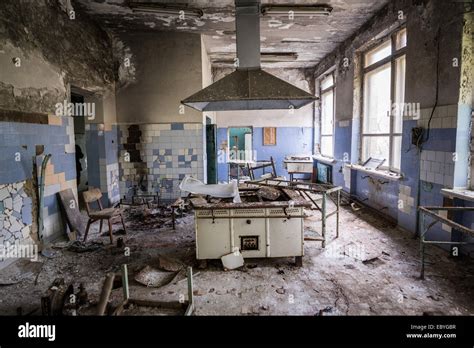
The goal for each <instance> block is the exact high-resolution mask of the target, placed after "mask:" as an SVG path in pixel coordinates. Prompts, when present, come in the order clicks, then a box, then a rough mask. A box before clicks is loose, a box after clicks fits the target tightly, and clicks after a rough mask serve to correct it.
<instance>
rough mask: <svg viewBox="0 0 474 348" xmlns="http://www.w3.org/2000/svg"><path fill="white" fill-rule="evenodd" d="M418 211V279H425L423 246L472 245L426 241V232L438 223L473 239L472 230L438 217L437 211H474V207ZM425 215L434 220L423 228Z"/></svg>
mask: <svg viewBox="0 0 474 348" xmlns="http://www.w3.org/2000/svg"><path fill="white" fill-rule="evenodd" d="M418 210H419V211H420V254H421V260H420V262H421V270H420V279H424V278H425V245H426V244H439V245H443V244H448V245H467V244H474V243H469V242H453V241H434V240H426V239H425V236H426V234H427V233H428V231H429V230H430V229H431V227H433V226H434V225H436V224H437V223H438V222H439V223H443V224H446V225H448V226H449V227H451V228H453V229H455V230H458V231H460V232H464V233H467V234H468V235H470V236H473V237H474V230H473V229H470V228H467V227H465V226H463V225H460V224H458V223H457V222H454V221H452V220H450V219H448V218H447V217H444V216H441V215H439V213H438V212H439V211H448V212H449V211H457V212H459V211H460V212H463V211H474V207H419V208H418ZM425 215H426V216H429V217H431V218H432V219H434V221H433V222H431V223H430V224H429V225H428V226H426V228H425Z"/></svg>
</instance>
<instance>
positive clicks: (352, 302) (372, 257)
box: [0, 208, 474, 316]
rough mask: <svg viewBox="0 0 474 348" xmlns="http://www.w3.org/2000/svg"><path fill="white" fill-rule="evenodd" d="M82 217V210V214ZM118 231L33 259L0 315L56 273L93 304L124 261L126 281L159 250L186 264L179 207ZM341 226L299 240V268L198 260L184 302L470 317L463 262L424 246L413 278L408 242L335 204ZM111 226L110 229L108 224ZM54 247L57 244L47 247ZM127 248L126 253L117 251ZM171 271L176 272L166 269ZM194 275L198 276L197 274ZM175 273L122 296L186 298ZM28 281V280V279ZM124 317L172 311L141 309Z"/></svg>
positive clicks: (250, 310) (2, 302)
mask: <svg viewBox="0 0 474 348" xmlns="http://www.w3.org/2000/svg"><path fill="white" fill-rule="evenodd" d="M307 213H308V214H309V215H310V217H309V218H307V219H306V222H305V231H306V232H305V235H306V236H308V237H311V236H314V235H315V234H317V231H318V228H319V227H320V222H317V221H315V220H317V217H318V214H315V215H313V213H312V212H311V211H307ZM84 215H85V214H84ZM126 216H127V218H126V221H127V225H128V226H127V234H126V235H122V236H121V237H122V238H123V243H124V245H122V247H121V248H118V247H117V246H115V245H108V243H107V238H108V237H107V236H106V235H105V234H104V235H103V236H99V233H98V224H96V225H92V230H91V232H90V237H89V238H90V241H95V242H97V241H99V242H100V241H102V242H104V245H103V246H102V247H100V248H99V249H98V250H97V251H93V252H85V253H75V252H72V251H67V250H66V249H64V248H60V249H57V248H56V249H55V248H54V246H53V249H52V250H53V251H54V254H55V255H54V257H53V258H45V257H43V256H40V260H39V261H40V262H43V263H44V265H43V267H42V270H41V272H40V273H33V274H31V275H29V276H28V277H26V278H25V279H23V280H22V281H21V282H18V283H16V284H13V285H8V286H0V313H2V314H15V313H16V310H17V308H18V307H22V308H23V311H24V312H25V313H27V312H30V311H33V310H35V308H36V312H35V313H34V315H38V314H39V313H40V310H39V309H38V308H39V306H40V297H41V295H43V293H44V291H45V290H46V289H47V288H48V287H49V286H50V284H51V283H52V281H53V280H54V279H55V278H57V277H64V278H65V281H66V283H70V282H73V283H75V284H79V283H84V286H85V289H86V291H87V292H88V294H89V300H90V301H91V302H92V303H96V302H97V301H98V298H99V294H100V291H101V287H102V283H103V280H104V278H105V275H106V273H108V272H119V271H120V267H121V265H122V264H124V263H127V264H128V268H129V274H130V279H132V277H133V276H134V274H136V273H137V272H139V271H140V270H142V269H143V268H144V267H145V266H147V265H149V266H150V267H156V268H158V269H160V268H161V267H163V266H164V265H163V264H162V261H161V260H160V255H161V256H162V255H167V256H168V257H169V258H172V259H174V260H179V264H183V267H185V266H194V267H195V269H196V259H195V244H194V218H193V215H192V213H191V214H190V213H186V214H185V215H184V216H183V217H182V218H178V221H177V227H176V230H173V229H172V228H171V224H170V222H169V221H168V220H167V218H164V219H163V218H162V217H160V216H161V215H159V214H158V215H157V217H154V215H153V214H152V212H151V211H148V212H147V215H146V216H145V215H142V214H138V215H137V217H135V218H134V217H133V214H127V215H126ZM341 225H342V226H351V228H350V229H347V228H345V229H344V230H343V232H342V233H341V236H340V237H339V239H337V240H333V238H334V222H333V221H332V220H331V219H329V221H328V228H329V230H328V231H329V238H330V242H329V243H328V245H327V247H326V249H322V248H321V246H320V243H315V242H306V243H305V256H304V257H303V267H301V268H300V267H295V266H294V264H293V260H292V259H290V258H289V259H287V258H278V259H246V260H245V265H244V266H243V267H241V268H238V269H236V270H232V271H224V270H223V268H222V263H221V261H220V260H215V261H212V262H209V263H208V267H207V269H200V270H197V269H196V270H195V277H194V301H195V306H196V311H195V314H196V315H309V316H314V315H324V316H326V315H422V314H423V313H426V314H427V313H442V314H445V315H470V314H471V313H472V312H473V311H474V303H473V302H472V300H471V299H472V296H473V295H474V293H473V289H474V287H473V278H472V274H473V265H472V263H471V262H469V261H463V260H455V259H453V258H450V257H449V256H448V254H447V253H446V252H444V251H442V250H441V249H439V248H436V247H428V254H429V255H428V260H429V261H430V262H431V263H430V264H429V266H428V268H427V275H426V279H425V280H419V279H418V275H419V252H418V242H417V241H416V240H413V238H412V236H411V235H410V234H407V233H405V232H403V231H401V230H399V229H397V228H396V227H394V226H392V225H390V224H389V223H387V222H385V221H383V220H381V219H380V218H379V217H378V216H375V215H372V214H371V213H370V212H368V211H366V210H365V209H361V210H360V211H359V212H357V213H353V212H352V211H351V210H350V209H349V210H348V209H347V208H344V209H342V214H341ZM115 229H118V225H116V227H115ZM57 245H58V247H59V246H60V244H57ZM124 247H127V248H129V249H128V250H129V254H128V255H129V256H127V254H126V253H124V249H123V248H124ZM166 268H168V267H165V268H164V269H163V270H165V271H166V270H173V271H177V270H178V269H175V268H173V269H166ZM197 272H199V274H198V273H197ZM184 277H185V275H184V273H183V272H178V275H177V276H176V277H175V279H173V280H172V281H171V283H169V284H168V285H165V286H162V287H159V288H149V287H147V286H144V285H141V284H139V283H134V282H131V283H130V293H133V296H134V298H140V299H143V300H155V301H156V300H160V301H177V300H179V298H180V297H181V298H183V296H184V298H185V297H186V296H187V284H186V281H185V280H184ZM35 278H37V283H35ZM121 300H122V289H121V288H116V289H114V290H113V291H112V294H111V304H112V306H117V305H118V304H119V303H120V302H121ZM94 310H95V306H93V305H91V306H84V307H82V308H81V309H80V310H79V311H78V315H85V314H93V313H95V312H94ZM124 314H126V315H157V314H160V315H163V314H167V315H176V313H163V312H157V310H156V309H153V308H148V309H142V310H134V311H129V312H127V313H124Z"/></svg>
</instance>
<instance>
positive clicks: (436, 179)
mask: <svg viewBox="0 0 474 348" xmlns="http://www.w3.org/2000/svg"><path fill="white" fill-rule="evenodd" d="M453 156H454V154H453V153H452V152H445V151H422V152H421V162H420V179H421V180H423V181H426V182H430V183H434V184H439V185H444V187H448V188H452V187H453V178H454V161H453Z"/></svg>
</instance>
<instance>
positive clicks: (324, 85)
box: [321, 74, 334, 90]
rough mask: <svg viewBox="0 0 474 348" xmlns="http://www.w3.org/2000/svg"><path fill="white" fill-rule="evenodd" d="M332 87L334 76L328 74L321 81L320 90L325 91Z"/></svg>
mask: <svg viewBox="0 0 474 348" xmlns="http://www.w3.org/2000/svg"><path fill="white" fill-rule="evenodd" d="M333 85H334V75H333V74H329V75H328V76H326V77H325V78H324V79H323V80H322V81H321V89H323V90H324V89H327V88H329V87H332V86H333Z"/></svg>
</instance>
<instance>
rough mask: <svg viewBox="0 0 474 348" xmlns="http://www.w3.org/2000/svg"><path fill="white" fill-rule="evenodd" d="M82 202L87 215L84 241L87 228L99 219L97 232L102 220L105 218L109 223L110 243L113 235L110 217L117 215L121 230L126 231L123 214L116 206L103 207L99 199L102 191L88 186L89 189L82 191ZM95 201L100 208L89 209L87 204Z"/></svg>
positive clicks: (112, 240)
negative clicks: (120, 222) (121, 226)
mask: <svg viewBox="0 0 474 348" xmlns="http://www.w3.org/2000/svg"><path fill="white" fill-rule="evenodd" d="M82 195H83V197H84V202H85V204H86V210H87V215H88V216H89V221H87V228H86V233H85V235H84V242H85V241H86V239H87V234H88V233H89V228H90V226H91V224H92V223H94V222H96V221H100V229H99V234H100V233H101V232H102V222H103V221H104V220H107V221H108V223H109V236H110V243H111V244H112V243H113V242H114V237H113V235H112V219H113V218H116V217H119V216H120V219H121V220H122V225H123V230H124V231H125V232H126V231H127V230H126V228H125V223H124V222H123V216H122V212H121V210H120V209H117V208H105V209H104V208H103V207H102V203H101V201H100V199H101V198H102V192H100V189H98V188H90V189H89V190H87V191H85V192H83V194H82ZM94 202H97V203H98V205H99V208H100V210H95V211H94V210H91V208H90V206H89V204H91V203H94Z"/></svg>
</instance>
